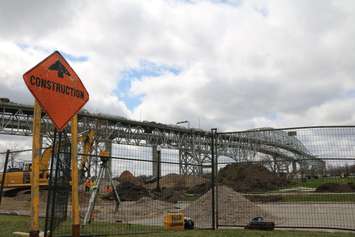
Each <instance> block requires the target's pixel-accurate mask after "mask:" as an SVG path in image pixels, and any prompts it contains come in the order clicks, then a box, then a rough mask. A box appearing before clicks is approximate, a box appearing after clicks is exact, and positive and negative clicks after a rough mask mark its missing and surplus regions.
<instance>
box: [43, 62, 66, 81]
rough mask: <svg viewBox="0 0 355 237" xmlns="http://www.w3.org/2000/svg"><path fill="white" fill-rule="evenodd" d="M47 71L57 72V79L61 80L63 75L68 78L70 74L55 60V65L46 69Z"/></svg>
mask: <svg viewBox="0 0 355 237" xmlns="http://www.w3.org/2000/svg"><path fill="white" fill-rule="evenodd" d="M48 69H49V70H53V71H57V74H58V77H60V78H63V77H64V74H65V75H67V76H70V73H69V72H68V70H67V69H66V68H65V67H64V65H63V64H62V63H61V62H60V61H59V60H57V61H56V62H55V63H53V64H52V65H51V66H49V68H48Z"/></svg>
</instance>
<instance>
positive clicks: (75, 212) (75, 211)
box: [70, 115, 80, 237]
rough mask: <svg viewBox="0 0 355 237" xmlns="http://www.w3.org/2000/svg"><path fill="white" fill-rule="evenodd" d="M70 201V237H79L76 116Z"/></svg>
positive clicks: (74, 121)
mask: <svg viewBox="0 0 355 237" xmlns="http://www.w3.org/2000/svg"><path fill="white" fill-rule="evenodd" d="M70 153H71V182H72V184H71V185H72V190H71V201H72V217H73V220H72V236H73V237H79V236H80V207H79V192H78V191H79V190H78V185H79V178H78V156H77V154H78V115H75V116H74V117H73V118H72V120H71V152H70Z"/></svg>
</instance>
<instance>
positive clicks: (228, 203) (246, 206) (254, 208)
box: [185, 186, 278, 227]
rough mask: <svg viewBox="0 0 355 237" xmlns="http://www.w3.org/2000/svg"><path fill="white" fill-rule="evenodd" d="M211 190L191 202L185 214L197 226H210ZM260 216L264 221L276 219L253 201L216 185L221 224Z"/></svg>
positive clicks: (238, 222) (246, 221)
mask: <svg viewBox="0 0 355 237" xmlns="http://www.w3.org/2000/svg"><path fill="white" fill-rule="evenodd" d="M211 198H212V192H211V190H210V191H208V192H207V193H206V194H205V195H203V196H202V197H200V198H199V199H197V200H196V201H194V202H193V203H191V204H190V205H189V206H188V207H187V208H186V209H185V214H186V215H187V216H189V217H191V218H192V219H193V220H194V221H195V224H196V226H197V227H210V226H211V209H212V208H211V202H212V200H211ZM257 216H262V217H264V219H265V220H266V221H276V219H278V218H275V217H273V216H272V215H270V214H269V213H267V212H266V211H265V210H263V209H262V208H260V207H259V206H258V205H256V204H255V203H253V202H251V201H249V200H248V199H246V198H245V197H243V196H242V195H241V194H239V193H237V192H235V191H233V190H232V189H231V188H229V187H226V186H219V187H218V217H219V218H218V221H219V224H221V225H246V224H247V223H248V222H249V221H250V220H251V219H252V218H254V217H257Z"/></svg>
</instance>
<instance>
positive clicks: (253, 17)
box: [0, 0, 355, 130]
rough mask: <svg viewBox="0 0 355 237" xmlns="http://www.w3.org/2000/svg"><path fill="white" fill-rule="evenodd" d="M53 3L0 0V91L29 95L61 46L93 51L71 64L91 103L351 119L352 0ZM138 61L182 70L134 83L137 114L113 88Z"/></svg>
mask: <svg viewBox="0 0 355 237" xmlns="http://www.w3.org/2000/svg"><path fill="white" fill-rule="evenodd" d="M191 2H192V3H191ZM223 2H225V3H223ZM226 3H227V4H226ZM230 3H232V4H230ZM56 4H57V3H56V2H48V3H46V4H41V3H39V2H37V1H35V2H34V3H33V4H22V3H21V4H20V2H18V1H3V2H2V3H1V4H0V9H2V10H0V22H1V23H0V69H1V74H0V79H1V80H0V86H1V87H0V94H1V97H9V98H11V99H12V100H14V101H18V102H22V103H25V102H27V103H29V102H30V101H32V100H31V96H30V94H29V93H28V92H27V90H26V88H25V86H24V84H23V82H22V78H21V77H22V74H23V73H24V72H25V71H26V70H28V69H29V68H30V67H32V66H33V65H35V64H36V63H37V62H38V61H39V60H40V59H42V58H44V57H45V55H46V54H48V53H49V52H50V51H52V50H54V49H59V50H62V51H63V52H66V53H69V54H73V55H75V56H87V57H88V60H87V61H85V62H72V63H71V64H72V66H73V68H74V69H75V70H76V71H77V72H78V75H79V76H80V77H81V79H82V80H83V81H84V83H85V84H86V86H87V88H88V90H89V92H90V95H91V101H90V102H89V104H88V106H87V108H88V109H89V110H91V111H95V112H105V113H112V114H116V115H120V116H122V115H124V116H129V117H132V118H136V119H139V118H141V116H142V119H143V120H154V121H159V122H165V123H175V122H176V121H179V120H189V121H190V122H191V124H192V125H193V126H198V121H199V120H200V121H201V125H202V127H204V128H210V127H218V128H221V129H230V130H237V129H242V128H251V127H257V126H277V127H279V126H294V125H299V126H303V125H315V124H328V123H332V124H344V123H354V122H355V113H352V112H351V108H350V107H351V106H350V105H351V103H352V102H353V100H354V98H353V96H351V94H352V93H351V88H353V87H354V84H355V83H354V82H355V80H354V76H355V67H354V63H355V44H354V43H353V39H354V38H355V28H354V27H353V22H354V21H355V14H354V13H355V4H354V2H353V1H330V0H329V1H306V0H301V1H291V0H290V1H277V0H270V1H267V0H264V1H235V2H233V1H227V2H226V1H173V0H169V1H163V0H157V1H138V0H127V1H123V0H122V1H104V2H102V1H100V2H93V1H91V2H77V1H76V2H75V3H74V2H73V1H65V2H63V3H61V7H57V6H56ZM33 9H36V10H33ZM32 12H35V13H36V14H33V13H32ZM19 44H20V46H21V44H25V45H27V46H28V47H19ZM141 60H148V61H150V62H154V63H157V64H162V65H172V66H175V67H177V68H179V69H181V73H179V74H177V75H174V74H170V73H163V74H162V75H160V76H157V77H144V78H142V79H140V80H135V81H134V82H133V83H132V87H131V90H130V91H129V93H131V94H133V95H137V96H138V95H139V96H142V103H141V104H140V105H139V106H138V107H137V108H135V109H134V110H133V111H130V110H129V109H128V107H127V106H126V105H125V104H124V102H123V101H121V100H120V98H119V96H118V94H117V92H116V91H117V85H118V82H119V80H120V77H121V76H122V73H123V72H124V71H125V70H127V69H129V68H132V67H137V66H139V63H140V62H141Z"/></svg>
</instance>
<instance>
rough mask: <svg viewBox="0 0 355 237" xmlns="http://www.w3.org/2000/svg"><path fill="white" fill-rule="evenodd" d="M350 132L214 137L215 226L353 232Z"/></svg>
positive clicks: (353, 136) (354, 171) (354, 159)
mask: <svg viewBox="0 0 355 237" xmlns="http://www.w3.org/2000/svg"><path fill="white" fill-rule="evenodd" d="M354 145H355V128H354V127H312V128H290V129H262V130H250V131H245V132H233V133H220V134H218V144H217V150H218V174H217V183H218V191H217V192H218V195H217V199H218V213H217V215H218V225H219V226H246V225H247V224H248V223H249V222H250V221H251V219H252V218H255V217H263V218H264V219H265V221H272V222H274V223H275V225H276V227H292V228H322V229H327V228H329V229H347V230H355V149H354Z"/></svg>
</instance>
